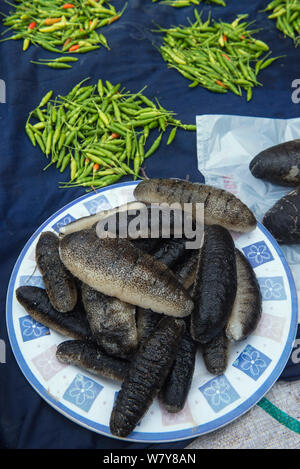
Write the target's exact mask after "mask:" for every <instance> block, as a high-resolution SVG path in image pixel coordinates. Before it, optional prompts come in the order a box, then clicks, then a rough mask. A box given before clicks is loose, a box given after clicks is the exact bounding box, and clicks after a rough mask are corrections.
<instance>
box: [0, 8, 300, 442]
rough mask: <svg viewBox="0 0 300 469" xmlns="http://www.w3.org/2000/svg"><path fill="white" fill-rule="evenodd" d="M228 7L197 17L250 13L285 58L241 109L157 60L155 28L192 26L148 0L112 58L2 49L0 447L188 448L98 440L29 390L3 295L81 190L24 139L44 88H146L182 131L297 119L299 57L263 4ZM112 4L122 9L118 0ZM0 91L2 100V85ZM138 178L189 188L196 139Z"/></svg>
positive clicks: (129, 17) (189, 13)
mask: <svg viewBox="0 0 300 469" xmlns="http://www.w3.org/2000/svg"><path fill="white" fill-rule="evenodd" d="M227 3H228V7H227V8H222V7H214V6H213V7H211V8H210V7H209V6H207V5H204V6H203V10H204V11H205V14H206V13H207V12H208V11H209V10H211V11H212V14H213V17H214V18H221V19H222V20H224V21H232V20H233V19H234V18H235V16H236V14H239V13H249V15H250V16H249V19H250V20H254V19H256V21H257V22H256V25H255V26H254V27H255V28H256V27H258V28H262V29H263V30H262V31H261V32H260V33H259V34H258V36H259V37H260V38H261V39H263V40H265V41H266V42H268V43H269V44H270V45H271V49H272V51H273V54H274V55H286V57H285V58H283V59H281V60H279V61H278V62H276V63H275V64H273V66H272V67H270V68H268V69H266V70H265V71H263V72H262V73H261V76H260V80H261V82H262V83H263V87H259V88H257V89H256V90H255V91H254V97H253V99H252V101H251V102H249V103H247V102H246V100H245V98H240V97H237V96H235V95H233V94H231V93H230V94H228V95H217V94H213V93H210V92H208V91H207V90H205V89H202V88H194V89H192V88H189V87H188V84H189V83H188V82H187V80H186V79H185V78H183V77H182V76H181V75H179V74H178V73H177V72H176V71H175V70H169V69H168V68H167V66H166V64H165V63H164V62H163V60H162V58H161V56H160V54H159V52H158V50H157V49H156V47H155V44H156V45H157V44H159V41H160V36H159V35H158V34H157V33H154V32H152V30H153V29H155V24H154V22H155V23H156V24H159V25H161V26H165V27H169V26H170V25H173V24H185V23H186V18H187V17H191V18H193V8H192V7H188V8H182V9H174V8H171V7H168V6H162V5H159V4H158V3H154V4H153V3H152V1H151V0H129V2H128V6H127V9H126V11H125V13H124V15H123V17H122V18H121V19H120V20H119V21H118V22H116V23H114V24H113V25H111V26H110V27H109V28H107V32H105V34H106V37H107V39H108V42H109V44H110V47H111V50H110V51H107V50H105V49H100V50H97V51H95V52H91V53H89V54H85V55H79V56H78V57H79V58H80V60H79V62H77V63H76V64H75V65H74V66H73V68H72V70H67V71H63V70H62V71H61V70H51V69H49V68H47V67H39V66H37V65H33V64H31V63H30V60H32V59H36V58H47V57H49V58H50V57H53V54H51V53H50V52H47V51H45V50H42V49H40V48H35V47H30V48H29V50H28V51H27V52H25V53H23V52H22V42H21V41H8V42H4V43H1V44H0V80H3V81H4V82H5V85H6V103H1V102H0V136H1V137H0V141H1V157H0V175H1V184H0V214H1V225H0V226H1V243H0V259H1V269H0V289H1V307H2V311H1V313H2V314H1V316H0V339H1V340H4V341H5V343H6V364H0V379H1V386H0V446H1V447H6V448H94V449H99V448H103V449H104V448H105V449H113V448H183V447H185V446H186V445H187V444H188V441H185V442H179V443H174V444H163V445H142V444H135V443H128V442H121V441H117V440H113V439H109V438H105V437H102V436H100V435H98V434H96V433H93V432H91V431H89V430H86V429H84V428H82V427H80V426H79V425H77V424H75V423H73V422H72V421H70V420H68V419H67V418H65V417H64V416H63V415H61V414H59V413H58V412H56V411H55V410H54V409H52V407H50V406H49V405H48V404H47V403H46V402H44V401H43V400H42V399H41V398H40V397H39V395H38V394H37V393H36V392H35V391H34V390H33V389H32V387H31V386H30V385H29V384H28V382H27V381H26V379H25V378H24V376H23V375H22V373H21V371H20V370H19V367H18V365H17V363H16V361H15V358H14V356H13V354H12V351H11V349H10V346H9V340H8V336H7V332H6V325H5V297H6V290H7V285H8V281H9V277H10V273H11V271H12V269H13V266H14V263H15V261H16V259H17V257H18V255H19V253H20V251H21V249H22V248H23V246H24V244H25V243H26V241H27V240H28V239H29V237H30V236H31V234H32V233H33V232H34V231H35V230H36V229H37V228H38V227H39V225H40V224H41V223H42V222H44V221H45V220H46V219H47V218H48V217H49V216H50V215H51V214H53V213H54V212H55V211H56V210H58V209H59V208H61V207H62V206H64V205H65V204H67V203H68V202H70V201H71V200H73V199H75V198H77V197H78V196H80V195H82V194H83V193H84V189H83V188H77V189H73V190H72V189H58V182H59V181H61V180H62V176H61V174H60V173H59V172H57V171H56V170H55V168H54V167H51V168H50V169H48V170H47V171H45V172H44V171H43V168H44V166H45V164H46V163H45V158H44V156H43V155H42V154H41V152H40V150H39V148H34V147H33V146H32V145H31V143H30V141H29V139H28V138H27V136H26V135H25V133H24V123H25V120H26V118H27V115H28V113H29V112H30V111H31V110H32V109H33V108H34V107H36V106H37V105H38V103H39V102H40V99H41V97H42V96H44V95H45V93H46V92H47V91H49V90H50V89H52V90H53V91H54V94H55V95H56V94H62V95H64V94H66V93H68V92H69V90H70V89H71V88H72V87H73V86H74V85H75V84H77V83H78V82H79V81H81V80H82V79H84V78H86V77H90V78H91V82H92V83H96V81H97V79H98V78H99V77H101V78H102V79H103V80H106V79H107V80H109V81H111V82H112V83H119V82H121V83H122V85H123V86H124V87H126V88H127V89H129V90H131V91H132V92H136V91H138V90H140V89H141V88H143V87H144V86H145V85H147V89H146V90H145V94H146V95H147V96H148V97H149V98H151V99H153V98H154V97H157V98H158V99H159V101H160V102H161V104H162V105H163V106H164V107H165V108H167V109H169V110H172V111H174V112H176V113H177V115H178V118H180V119H181V120H182V121H183V122H185V123H195V116H196V115H198V114H209V113H212V114H215V113H217V114H220V113H224V114H238V115H248V116H265V117H274V118H291V117H298V116H299V111H300V104H299V105H297V104H294V103H293V102H292V99H291V95H292V91H293V89H292V82H293V80H295V79H297V78H300V69H299V49H298V50H297V49H296V48H295V47H294V45H293V42H292V41H291V40H290V39H287V38H284V37H283V36H282V35H281V34H279V32H278V31H277V30H276V29H275V25H274V23H273V22H272V21H270V20H267V16H266V14H265V13H262V12H261V10H262V9H263V8H264V7H265V5H266V4H267V3H268V2H267V1H258V0H252V1H251V2H240V1H238V0H228V2H227ZM114 4H115V5H116V6H117V7H121V6H122V5H123V4H124V2H122V1H115V2H114ZM1 9H2V10H3V11H8V10H9V6H8V5H6V4H5V3H4V2H3V1H2V2H1ZM3 29H4V28H3V27H2V28H1V30H2V31H3ZM55 56H56V55H54V57H55ZM1 86H2V92H3V89H4V88H3V82H1ZM2 94H3V93H2ZM2 98H3V96H2ZM0 101H3V99H1V100H0ZM253 138H255V135H253ZM228 157H230V155H228ZM146 172H147V175H148V176H149V177H158V176H159V177H181V178H185V177H186V176H187V175H188V176H189V177H190V180H192V181H202V180H203V178H202V176H201V174H200V173H199V172H198V170H197V157H196V136H195V133H194V132H184V131H180V132H179V133H178V135H177V137H176V139H175V141H174V143H173V144H172V145H170V146H169V147H166V146H162V147H161V149H160V150H159V151H158V152H157V153H156V154H155V155H153V156H152V157H151V158H149V160H147V165H146ZM124 180H126V179H124Z"/></svg>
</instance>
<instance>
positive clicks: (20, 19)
mask: <svg viewBox="0 0 300 469" xmlns="http://www.w3.org/2000/svg"><path fill="white" fill-rule="evenodd" d="M7 3H9V2H8V1H7ZM9 4H10V5H12V4H11V3H9ZM13 6H14V7H15V11H14V12H11V13H10V14H9V15H7V16H5V17H4V19H3V23H4V25H5V26H7V27H8V29H7V30H5V31H4V33H8V32H10V31H11V30H13V31H14V34H13V35H12V36H9V37H8V38H6V39H4V40H9V39H14V40H16V39H23V50H24V51H25V50H27V49H28V47H29V46H30V44H34V45H36V46H41V47H43V48H44V49H46V50H48V51H51V52H59V53H71V52H73V53H74V52H76V53H84V52H89V51H92V50H95V49H98V48H99V47H101V46H104V47H106V48H108V49H109V46H108V44H107V40H106V38H105V36H104V35H103V34H102V33H99V32H97V30H98V29H101V28H102V27H104V26H106V25H110V24H112V23H113V22H114V21H117V20H118V19H119V18H120V17H121V15H122V13H123V10H124V9H123V10H122V11H121V12H117V11H116V9H115V7H114V6H113V5H111V2H110V1H108V0H99V1H98V0H97V1H96V0H85V1H84V2H83V1H82V0H72V3H66V2H65V0H36V1H33V2H32V1H26V0H25V1H24V0H16V4H15V5H13ZM125 7H126V5H125ZM125 7H124V8H125ZM2 34H3V33H2Z"/></svg>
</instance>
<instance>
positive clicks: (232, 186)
mask: <svg viewBox="0 0 300 469" xmlns="http://www.w3.org/2000/svg"><path fill="white" fill-rule="evenodd" d="M196 123H197V157H198V169H199V171H200V172H201V173H202V174H203V176H204V178H205V182H206V184H209V185H213V186H217V187H220V188H222V189H226V190H228V191H229V192H232V193H234V194H235V195H237V196H238V197H239V198H240V199H241V200H242V201H243V202H244V203H245V204H246V205H248V207H249V208H250V209H251V210H252V211H253V213H254V214H255V216H256V217H257V219H258V220H259V221H262V218H263V216H264V214H265V213H266V211H267V210H268V209H269V208H271V207H272V206H273V205H274V204H275V202H276V201H277V200H279V199H280V198H281V197H283V196H284V195H285V194H286V193H287V192H290V191H291V190H292V189H293V188H292V187H291V188H287V187H282V186H277V185H275V184H271V183H269V182H265V181H263V180H261V179H257V178H255V177H254V176H252V174H251V172H250V170H249V163H250V162H251V160H252V159H253V158H254V157H255V156H256V155H257V154H258V153H259V152H260V151H262V150H265V149H266V148H269V147H271V146H273V145H277V144H278V143H282V142H286V141H288V140H294V139H296V138H300V119H299V118H296V119H269V118H261V117H243V116H231V115H202V116H197V118H196ZM281 249H282V251H283V253H284V255H285V257H286V259H287V262H288V264H289V266H290V268H291V270H292V273H293V276H294V280H295V284H296V289H297V293H298V303H299V299H300V244H299V245H292V246H285V245H281ZM298 306H299V304H298Z"/></svg>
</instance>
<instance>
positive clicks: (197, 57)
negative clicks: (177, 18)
mask: <svg viewBox="0 0 300 469" xmlns="http://www.w3.org/2000/svg"><path fill="white" fill-rule="evenodd" d="M194 14H195V19H196V21H195V22H194V23H192V22H191V21H189V26H177V27H172V28H169V29H164V28H159V29H158V31H159V32H163V33H165V34H164V36H163V44H162V45H161V46H160V48H159V51H160V53H161V55H162V57H163V59H164V60H165V61H166V62H167V63H168V66H169V67H170V68H175V69H176V70H178V72H180V73H181V74H182V75H183V76H184V77H185V78H187V79H188V80H191V81H192V83H191V84H190V85H189V86H190V87H195V86H198V85H199V86H203V87H204V88H207V89H208V90H210V91H213V92H217V93H227V92H228V91H229V90H230V91H232V92H233V93H235V94H236V95H238V96H241V95H242V90H245V91H246V93H247V100H248V101H249V100H250V99H251V98H252V90H253V87H255V86H258V85H261V83H259V81H258V79H257V75H258V73H259V72H260V71H261V70H263V69H264V68H266V67H268V66H269V65H270V64H271V63H273V62H274V60H277V59H278V57H276V58H275V57H273V58H270V52H269V46H268V45H267V44H266V43H265V42H263V41H261V40H259V39H256V38H255V37H254V36H253V35H254V33H256V32H258V30H250V29H249V25H250V23H248V22H246V21H243V20H244V19H246V18H247V16H248V15H239V16H238V17H237V18H236V19H235V20H234V21H233V22H232V23H223V22H221V21H219V22H216V21H211V18H210V17H209V18H208V19H207V21H205V22H203V21H202V19H201V14H199V13H198V11H197V10H196V9H195V11H194ZM263 55H264V56H263ZM262 56H263V57H262Z"/></svg>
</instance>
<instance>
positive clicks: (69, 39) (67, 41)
mask: <svg viewBox="0 0 300 469" xmlns="http://www.w3.org/2000/svg"><path fill="white" fill-rule="evenodd" d="M71 41H72V38H71V37H68V39H66V41H65V42H64V45H63V47H66V46H67V45H68V44H70V42H71Z"/></svg>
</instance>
